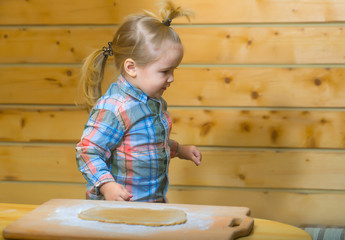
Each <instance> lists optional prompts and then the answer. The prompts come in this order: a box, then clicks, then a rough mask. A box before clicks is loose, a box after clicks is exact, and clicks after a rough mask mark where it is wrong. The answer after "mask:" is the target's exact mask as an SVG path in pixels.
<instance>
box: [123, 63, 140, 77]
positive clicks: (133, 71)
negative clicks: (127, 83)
mask: <svg viewBox="0 0 345 240" xmlns="http://www.w3.org/2000/svg"><path fill="white" fill-rule="evenodd" d="M123 67H124V69H125V72H126V73H127V74H128V75H129V76H130V77H132V78H135V77H136V76H137V68H136V63H135V61H134V60H133V59H132V58H127V59H126V60H125V62H124V64H123Z"/></svg>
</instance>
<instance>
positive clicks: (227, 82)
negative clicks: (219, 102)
mask: <svg viewBox="0 0 345 240" xmlns="http://www.w3.org/2000/svg"><path fill="white" fill-rule="evenodd" d="M231 81H232V78H231V77H225V78H224V82H225V83H226V84H229V83H230V82H231Z"/></svg>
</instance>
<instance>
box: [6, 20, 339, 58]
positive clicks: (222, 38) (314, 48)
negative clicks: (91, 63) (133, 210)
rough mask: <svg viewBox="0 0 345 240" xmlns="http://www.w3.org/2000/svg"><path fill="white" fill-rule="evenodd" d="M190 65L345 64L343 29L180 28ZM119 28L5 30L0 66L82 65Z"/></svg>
mask: <svg viewBox="0 0 345 240" xmlns="http://www.w3.org/2000/svg"><path fill="white" fill-rule="evenodd" d="M176 31H177V32H178V34H179V35H180V37H181V39H182V42H183V44H184V48H185V56H184V59H183V61H182V62H183V63H188V64H334V63H336V64H344V63H345V58H344V56H345V46H344V44H343V41H344V38H345V28H344V27H343V26H300V27H227V26H218V27H192V28H191V27H179V28H176ZM114 32H115V28H114V27H103V26H102V27H73V28H72V27H70V28H68V27H63V26H62V27H55V28H41V27H26V28H16V27H10V28H0V63H80V62H82V60H83V59H84V58H85V57H86V56H88V55H89V54H90V53H91V51H92V50H94V49H101V48H102V47H103V46H104V45H105V44H106V42H108V41H111V40H112V36H113V34H114Z"/></svg>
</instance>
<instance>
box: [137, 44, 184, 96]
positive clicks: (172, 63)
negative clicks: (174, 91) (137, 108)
mask: <svg viewBox="0 0 345 240" xmlns="http://www.w3.org/2000/svg"><path fill="white" fill-rule="evenodd" d="M182 58H183V47H182V45H181V44H178V43H173V42H170V41H169V42H166V43H165V44H163V45H162V48H161V50H160V56H159V58H158V60H156V61H155V62H153V63H150V64H148V65H146V66H139V67H137V81H136V83H137V84H136V85H137V87H138V88H140V89H141V90H142V91H143V92H144V93H146V94H147V95H148V96H149V97H152V98H157V99H158V98H160V97H161V96H162V95H163V93H164V91H165V90H166V89H167V88H168V87H169V86H170V84H171V83H172V82H173V81H174V70H175V69H176V68H177V66H178V65H179V64H180V62H181V60H182Z"/></svg>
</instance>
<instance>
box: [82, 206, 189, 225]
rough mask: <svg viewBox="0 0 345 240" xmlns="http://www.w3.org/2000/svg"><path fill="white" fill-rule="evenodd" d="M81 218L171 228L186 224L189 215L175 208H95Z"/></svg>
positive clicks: (86, 211) (85, 211)
mask: <svg viewBox="0 0 345 240" xmlns="http://www.w3.org/2000/svg"><path fill="white" fill-rule="evenodd" d="M79 218H81V219H84V220H90V221H100V222H109V223H125V224H131V225H146V226H170V225H177V224H182V223H185V222H186V221H187V214H186V213H185V212H184V211H183V210H180V209H175V208H164V209H150V208H111V207H94V208H90V209H87V210H84V211H82V212H80V214H79Z"/></svg>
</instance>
